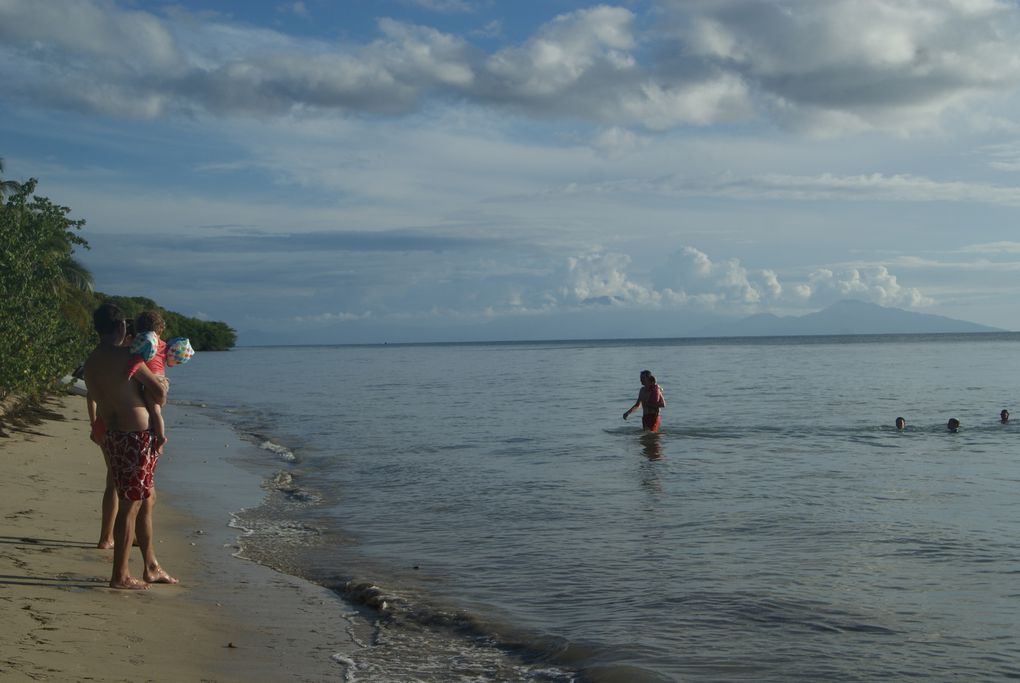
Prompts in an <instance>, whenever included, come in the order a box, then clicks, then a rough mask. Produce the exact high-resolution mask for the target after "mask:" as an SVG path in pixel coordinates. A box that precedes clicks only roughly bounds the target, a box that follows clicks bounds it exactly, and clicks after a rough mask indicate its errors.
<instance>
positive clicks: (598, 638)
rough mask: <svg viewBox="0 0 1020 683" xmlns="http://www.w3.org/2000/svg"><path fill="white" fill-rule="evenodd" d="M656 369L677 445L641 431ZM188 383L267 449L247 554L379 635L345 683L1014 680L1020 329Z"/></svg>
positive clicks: (263, 368)
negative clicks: (952, 423)
mask: <svg viewBox="0 0 1020 683" xmlns="http://www.w3.org/2000/svg"><path fill="white" fill-rule="evenodd" d="M644 369H649V370H651V371H652V373H653V374H654V375H656V377H657V379H658V382H659V385H660V386H661V387H662V389H663V393H664V395H665V399H666V403H667V405H666V407H665V408H664V409H663V411H662V429H661V432H660V433H659V434H650V433H643V432H642V430H641V424H640V412H638V413H637V414H635V415H634V416H632V417H631V418H630V419H629V420H626V421H625V420H624V419H623V417H622V415H623V413H624V411H625V410H627V409H628V408H629V407H630V406H631V405H632V404H633V403H634V401H635V399H636V397H637V393H638V390H639V388H640V385H639V381H638V375H639V373H640V371H641V370H644ZM169 375H170V378H171V381H172V389H171V406H170V407H169V408H168V412H178V413H179V412H180V411H185V412H187V413H189V414H197V412H200V413H201V414H203V415H204V416H207V417H210V418H211V419H215V420H217V421H222V422H225V423H227V424H229V425H230V426H231V428H233V429H234V430H236V431H237V432H238V434H240V435H241V436H242V437H243V438H244V439H245V440H246V441H248V442H250V443H251V444H253V445H254V446H255V447H254V448H252V449H250V451H249V455H247V456H245V458H244V461H243V462H240V463H238V464H237V466H238V467H242V468H245V469H246V470H248V471H249V472H257V473H258V475H259V479H260V481H262V484H263V490H262V491H261V492H260V498H259V501H260V502H259V501H257V502H256V504H253V505H251V506H249V507H245V508H243V509H238V510H236V511H234V514H233V516H232V519H230V520H224V524H227V523H230V524H231V525H233V527H234V528H235V530H236V533H237V534H238V537H239V540H238V543H239V545H240V547H241V548H242V552H241V554H242V555H243V556H244V557H246V558H249V559H251V560H254V561H256V562H259V563H261V564H265V565H268V566H270V567H273V568H274V569H276V570H278V571H280V572H284V573H287V574H293V575H295V576H299V577H302V578H305V579H307V580H309V581H312V582H315V583H318V584H321V585H323V586H326V587H328V588H330V589H332V590H335V591H336V592H337V593H338V594H340V595H342V596H343V597H344V598H345V599H347V600H349V601H351V602H352V603H354V604H357V605H359V606H360V607H359V608H360V609H363V610H365V611H366V612H367V613H368V614H370V615H373V617H372V618H373V619H374V621H375V629H376V631H375V633H374V635H373V636H372V638H371V642H366V643H363V645H364V647H363V648H362V649H361V650H360V652H359V653H356V654H355V655H354V656H352V657H349V658H347V659H345V660H344V662H343V664H344V665H345V668H344V675H343V677H342V678H338V680H348V681H384V680H395V681H490V680H492V681H495V680H520V681H562V682H568V681H577V682H582V681H597V682H632V681H637V682H640V681H880V680H881V681H886V680H935V681H946V680H967V681H974V680H1006V679H1017V678H1020V495H1018V493H1020V412H1018V413H1017V418H1016V421H1015V422H1010V423H1008V424H1003V423H1001V422H1000V419H999V412H1000V410H1002V409H1003V408H1006V409H1009V410H1013V409H1014V408H1017V409H1018V410H1020V395H1018V390H1017V383H1018V380H1020V334H1017V333H1002V334H968V335H903V336H899V335H883V336H846V337H839V336H833V337H799V338H798V337H787V338H745V339H654V340H613V341H551V342H528V343H465V344H380V345H362V346H280V347H243V348H236V349H233V350H231V351H229V352H222V353H198V354H196V355H195V357H194V358H193V359H192V360H191V361H190V362H189V363H188V364H187V365H184V366H180V367H177V368H171V369H170V371H169ZM196 411H197V412H196ZM899 416H902V417H904V418H905V419H906V422H907V427H906V429H905V430H903V431H899V430H897V429H896V428H895V427H894V421H895V419H896V418H897V417H899ZM953 417H955V418H957V419H959V420H960V422H961V423H962V427H961V429H960V430H959V431H958V432H955V433H954V432H950V431H949V430H948V429H947V428H946V424H947V421H948V420H949V418H953ZM171 444H173V441H171Z"/></svg>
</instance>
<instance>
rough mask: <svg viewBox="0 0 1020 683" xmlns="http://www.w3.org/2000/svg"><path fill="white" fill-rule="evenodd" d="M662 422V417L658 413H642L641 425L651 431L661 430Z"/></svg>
mask: <svg viewBox="0 0 1020 683" xmlns="http://www.w3.org/2000/svg"><path fill="white" fill-rule="evenodd" d="M660 424H662V418H661V417H659V415H658V413H656V414H655V415H642V416H641V426H642V427H644V428H645V429H647V430H648V431H650V432H657V431H659V425H660Z"/></svg>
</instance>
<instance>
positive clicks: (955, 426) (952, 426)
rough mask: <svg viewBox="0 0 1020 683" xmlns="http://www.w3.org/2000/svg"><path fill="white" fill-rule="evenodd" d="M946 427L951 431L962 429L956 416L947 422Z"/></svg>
mask: <svg viewBox="0 0 1020 683" xmlns="http://www.w3.org/2000/svg"><path fill="white" fill-rule="evenodd" d="M946 429H948V430H949V431H951V432H958V431H960V421H959V420H957V419H956V418H955V417H951V418H949V422H947V423H946Z"/></svg>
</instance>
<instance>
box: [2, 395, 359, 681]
mask: <svg viewBox="0 0 1020 683" xmlns="http://www.w3.org/2000/svg"><path fill="white" fill-rule="evenodd" d="M36 416H37V417H36V419H32V418H31V417H30V418H28V419H27V420H22V421H20V423H18V422H12V421H10V420H8V421H7V422H5V424H4V427H3V432H4V433H3V435H0V468H2V472H3V475H2V477H0V518H2V520H3V524H2V526H0V680H2V681H8V680H10V681H32V680H38V681H174V682H177V681H246V682H247V681H282V680H287V681H343V680H344V679H345V675H346V674H348V673H349V672H347V671H346V667H345V665H344V664H343V663H342V662H344V661H349V659H348V656H349V655H350V654H351V653H353V652H354V651H355V650H356V648H357V645H355V643H356V642H357V641H356V636H358V634H359V633H360V629H363V628H365V626H366V625H365V622H364V621H362V620H361V619H360V617H359V616H358V615H357V614H355V613H354V610H352V608H351V607H350V606H349V605H347V604H346V603H344V602H342V601H341V600H339V598H337V596H336V595H335V594H333V593H332V592H330V591H327V590H325V589H323V588H321V587H319V586H315V585H312V584H309V583H307V582H304V581H301V580H300V579H297V578H294V577H290V576H286V575H282V574H278V573H276V572H273V571H271V570H269V569H266V568H264V567H260V566H258V565H254V564H252V563H250V562H247V561H244V560H240V559H236V558H233V557H230V555H229V550H228V549H223V548H203V547H202V544H203V542H205V541H204V539H205V537H204V536H203V535H202V534H201V533H199V531H198V530H200V529H203V528H209V526H210V525H217V524H218V525H223V524H225V523H226V521H227V520H222V519H221V520H208V519H207V520H201V519H194V518H191V517H189V516H188V515H185V514H183V513H182V512H181V511H179V510H175V509H174V499H173V497H171V496H168V495H165V494H160V498H159V504H158V506H157V508H156V516H155V523H156V528H155V532H156V538H157V540H158V545H157V554H158V556H159V559H160V561H161V563H162V564H163V566H164V567H166V568H167V570H168V571H170V572H171V573H173V574H174V575H175V576H177V577H179V578H180V579H181V582H182V583H181V585H180V586H164V585H154V586H152V587H151V588H150V590H147V591H118V590H112V589H110V588H108V587H107V582H108V580H109V577H110V568H111V562H112V557H113V553H112V551H109V550H105V551H104V550H98V549H97V548H96V547H95V545H96V541H97V540H98V535H99V506H100V499H101V496H102V489H103V482H104V467H103V461H102V456H101V454H100V452H99V449H98V448H97V447H96V446H95V445H94V444H92V443H91V442H90V441H89V440H88V438H87V431H88V429H87V428H88V420H87V417H86V414H85V406H84V399H82V398H80V397H67V398H61V399H54V400H52V401H51V402H49V403H48V404H47V405H46V406H45V407H44V409H43V410H42V411H37V413H36ZM33 423H34V424H33ZM217 446H218V447H219V448H221V449H222V448H223V444H217ZM162 465H163V464H162V463H161V467H162ZM156 481H157V487H158V485H159V474H158V472H157V478H156ZM210 558H225V559H222V560H219V559H210ZM131 561H132V572H133V573H134V575H135V576H141V566H140V563H141V560H140V557H139V553H138V552H137V551H135V552H134V553H133V554H132V560H131Z"/></svg>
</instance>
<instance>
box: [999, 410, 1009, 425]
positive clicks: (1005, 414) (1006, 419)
mask: <svg viewBox="0 0 1020 683" xmlns="http://www.w3.org/2000/svg"><path fill="white" fill-rule="evenodd" d="M999 418H1000V419H1001V420H1002V421H1003V422H1009V411H1008V410H1006V409H1005V408H1003V409H1002V412H1001V413H999Z"/></svg>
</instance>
